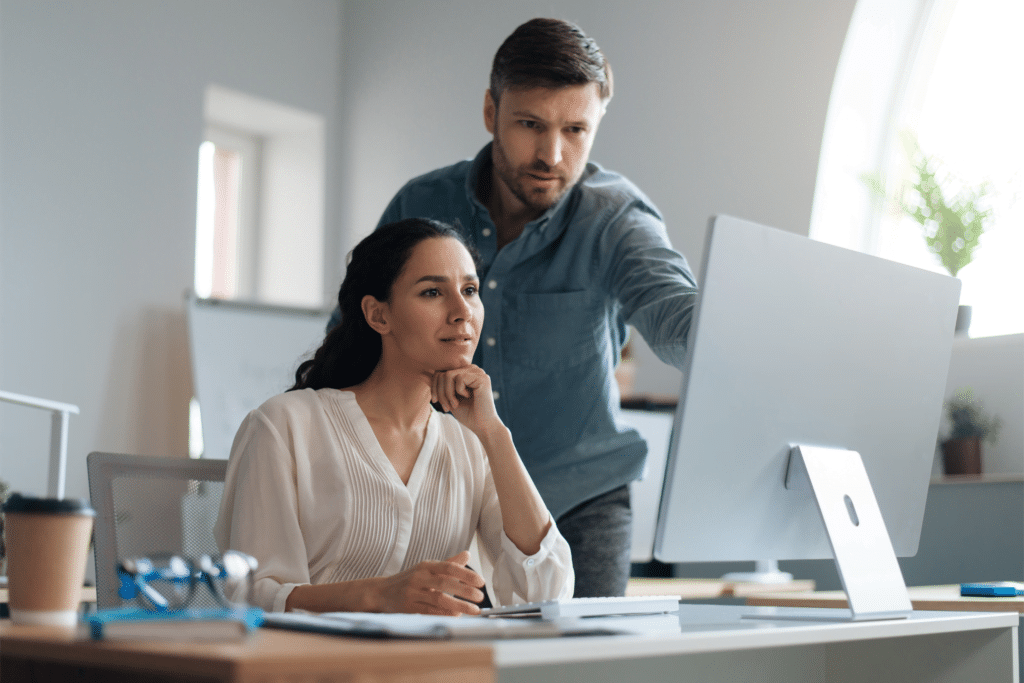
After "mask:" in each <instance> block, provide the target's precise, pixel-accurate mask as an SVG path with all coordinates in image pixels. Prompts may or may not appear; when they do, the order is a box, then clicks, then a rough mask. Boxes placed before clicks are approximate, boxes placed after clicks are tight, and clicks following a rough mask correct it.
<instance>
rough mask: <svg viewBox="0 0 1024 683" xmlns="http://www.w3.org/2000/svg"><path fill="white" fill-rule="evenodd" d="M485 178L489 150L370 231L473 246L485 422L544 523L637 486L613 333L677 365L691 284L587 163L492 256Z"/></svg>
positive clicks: (616, 188)
mask: <svg viewBox="0 0 1024 683" xmlns="http://www.w3.org/2000/svg"><path fill="white" fill-rule="evenodd" d="M490 172H491V146H490V145H489V144H488V145H487V146H486V147H484V149H483V150H481V152H480V153H479V154H478V155H477V156H476V158H475V159H473V160H471V161H470V160H467V161H462V162H459V163H457V164H454V165H452V166H448V167H446V168H442V169H439V170H436V171H433V172H431V173H427V174H426V175H423V176H420V177H418V178H414V179H413V180H411V181H409V182H408V183H407V184H406V185H405V187H403V188H402V189H401V190H400V191H399V192H398V194H397V195H396V196H395V198H394V199H393V200H392V201H391V203H390V204H389V205H388V207H387V209H386V210H385V212H384V215H383V216H382V217H381V220H380V224H381V225H383V224H384V223H390V222H392V221H396V220H400V219H402V218H412V217H424V218H433V219H436V220H441V221H445V222H448V223H454V222H455V221H456V220H457V221H458V222H459V223H460V224H461V225H462V228H463V231H464V232H465V233H466V235H467V237H468V238H469V240H470V241H471V242H472V243H473V244H475V245H476V248H477V250H478V251H479V252H480V257H481V264H480V272H479V273H478V274H479V276H480V297H481V300H482V301H483V304H484V311H485V315H484V325H483V332H482V334H481V337H480V345H479V347H478V348H477V351H476V356H475V357H474V359H473V360H474V362H475V363H476V364H477V365H479V366H480V367H482V368H483V369H484V370H485V371H486V372H487V374H488V375H490V377H491V383H492V386H493V389H494V392H495V399H496V400H495V405H496V406H497V409H498V414H499V415H500V416H501V419H502V421H504V423H505V425H506V426H507V427H508V428H509V430H510V431H511V432H512V437H513V439H514V441H515V444H516V448H517V449H518V451H519V455H520V457H522V459H523V462H524V463H525V465H526V468H527V469H528V470H529V472H530V475H531V476H532V477H533V480H534V483H535V484H536V485H537V489H538V490H539V491H540V494H541V496H542V497H543V498H544V502H545V503H546V504H547V506H548V509H549V510H550V511H551V514H552V515H553V516H554V517H555V518H556V519H557V518H558V517H559V516H561V515H562V514H563V513H565V512H568V511H569V510H571V509H572V508H574V507H575V506H577V505H579V504H580V503H582V502H584V501H586V500H588V499H590V498H593V497H594V496H597V495H600V494H602V493H605V492H607V491H610V490H612V489H614V488H617V487H619V486H622V485H623V484H626V483H628V482H630V481H633V480H634V479H636V478H637V477H639V476H640V473H641V472H642V470H643V464H644V458H645V457H646V455H647V445H646V443H644V441H643V439H641V437H640V435H639V434H637V432H636V431H635V430H633V429H630V428H627V427H625V426H624V425H622V424H621V423H620V422H619V421H618V419H617V417H618V413H619V408H618V406H619V392H618V387H617V386H616V384H615V381H614V371H615V366H616V365H617V364H618V362H619V352H620V349H621V348H622V346H623V345H624V344H625V342H626V334H627V327H626V326H627V325H633V326H634V327H635V328H636V329H637V330H638V331H639V332H640V334H642V335H643V337H644V339H645V340H646V341H647V343H648V344H649V345H650V347H651V348H652V350H653V351H654V352H655V353H656V354H657V355H658V357H660V358H661V359H662V360H663V361H665V362H666V363H669V364H671V365H674V366H676V367H681V366H682V364H683V355H684V350H685V345H686V337H687V334H688V331H689V328H690V318H691V314H692V311H693V306H694V302H695V295H696V283H695V281H694V278H693V274H692V273H691V272H690V268H689V266H688V265H687V263H686V259H685V258H683V256H681V255H680V254H679V253H678V252H676V251H674V250H673V249H672V246H671V244H669V240H668V236H667V234H666V232H665V225H664V223H663V221H662V218H661V215H660V214H659V213H658V210H657V209H656V208H655V207H654V204H653V203H651V201H650V200H649V199H648V198H647V197H646V196H645V195H644V194H643V193H642V192H640V190H639V189H637V188H636V186H634V185H633V184H632V183H631V182H629V181H628V180H626V179H625V178H623V177H622V176H620V175H618V174H616V173H612V172H610V171H606V170H604V169H603V168H601V167H600V166H599V165H597V164H595V163H589V164H587V167H586V169H585V170H584V172H583V175H582V177H581V178H580V180H579V182H577V183H576V185H575V186H573V187H572V188H571V189H570V190H569V191H568V192H567V193H566V194H565V196H563V197H562V199H560V200H559V201H558V202H557V203H556V204H555V205H554V206H552V207H551V208H550V209H548V210H547V211H546V212H545V213H544V215H542V216H541V217H540V218H538V219H536V220H534V221H532V222H530V223H527V225H526V227H525V229H524V230H523V232H522V234H521V235H520V236H519V237H518V238H516V239H515V240H513V241H512V242H510V243H509V244H507V245H505V247H504V248H503V249H501V250H500V251H499V250H498V245H497V229H496V228H495V226H494V223H493V221H491V217H490V214H489V213H488V211H487V208H486V207H485V206H484V205H483V204H482V203H481V202H480V201H479V200H478V199H477V196H476V187H477V182H478V179H479V178H480V177H481V176H482V174H484V173H488V174H489V173H490ZM337 313H338V311H337V310H335V315H337ZM335 322H336V319H335V318H332V322H331V325H332V326H333V324H335Z"/></svg>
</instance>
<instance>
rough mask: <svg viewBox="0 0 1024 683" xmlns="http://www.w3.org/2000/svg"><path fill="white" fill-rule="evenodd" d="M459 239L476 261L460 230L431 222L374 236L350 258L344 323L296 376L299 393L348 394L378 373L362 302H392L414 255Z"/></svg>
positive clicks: (377, 348)
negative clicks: (426, 245)
mask: <svg viewBox="0 0 1024 683" xmlns="http://www.w3.org/2000/svg"><path fill="white" fill-rule="evenodd" d="M440 237H451V238H453V239H457V240H458V241H459V242H460V243H461V244H462V245H463V246H464V247H466V249H467V250H468V251H469V253H470V255H471V256H473V260H474V261H476V254H475V252H474V250H473V249H472V247H470V245H469V244H468V243H467V242H466V239H465V237H464V236H463V235H462V233H461V232H460V231H459V230H457V229H456V228H455V227H453V226H451V225H448V224H447V223H442V222H441V221H435V220H429V219H426V218H406V219H404V220H400V221H396V222H394V223H388V224H386V225H382V226H380V227H379V228H377V229H376V230H375V231H373V232H372V233H370V234H369V235H368V236H367V237H366V238H365V239H363V241H361V242H360V243H359V244H357V245H356V248H355V249H353V250H352V253H351V254H350V255H349V262H348V268H347V269H346V271H345V280H344V281H343V282H342V283H341V289H340V290H339V292H338V308H339V311H340V314H341V322H339V323H338V325H337V326H336V327H335V328H334V329H333V330H331V331H330V332H328V333H327V337H326V338H325V339H324V343H323V344H321V346H320V348H319V349H317V350H316V353H315V354H313V357H312V358H311V359H309V360H306V361H303V362H302V364H300V365H299V368H298V369H297V370H296V371H295V384H294V386H292V387H291V389H289V390H288V391H294V390H296V389H324V388H331V389H344V388H345V387H351V386H355V385H357V384H360V383H362V382H363V381H364V380H366V378H367V377H369V376H370V373H371V372H373V369H374V368H375V367H377V363H378V362H379V361H380V355H381V348H382V346H381V338H380V334H378V333H377V332H375V331H374V329H373V328H372V327H370V325H369V324H368V323H367V322H366V317H365V316H364V315H363V297H365V296H366V295H367V294H369V295H370V296H372V297H373V298H375V299H377V301H390V300H391V287H392V285H394V283H395V280H397V279H398V276H399V275H401V273H402V269H403V268H405V264H406V262H407V261H408V260H409V256H410V255H411V254H412V250H413V249H414V248H415V247H416V245H417V244H419V243H420V242H422V241H424V240H428V239H437V238H440Z"/></svg>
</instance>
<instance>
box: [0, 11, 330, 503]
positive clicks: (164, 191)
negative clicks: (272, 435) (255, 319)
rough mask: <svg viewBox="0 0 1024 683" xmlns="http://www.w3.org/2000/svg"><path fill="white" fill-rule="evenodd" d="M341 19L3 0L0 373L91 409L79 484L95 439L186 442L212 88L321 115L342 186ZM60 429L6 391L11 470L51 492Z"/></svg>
mask: <svg viewBox="0 0 1024 683" xmlns="http://www.w3.org/2000/svg"><path fill="white" fill-rule="evenodd" d="M341 30H342V4H341V1H340V0H288V1H287V2H284V1H281V0H244V1H243V0H174V2H159V1H157V0H142V1H136V0H103V1H100V0H96V1H91V2H73V3H67V2H59V1H56V0H2V1H0V387H2V388H3V389H6V390H8V391H14V392H18V393H23V394H29V395H36V396H43V397H48V398H53V399H56V400H60V401H66V402H70V403H75V404H78V405H79V406H80V407H81V410H82V413H81V415H78V416H72V418H71V427H70V443H69V473H68V494H69V495H73V496H86V495H88V489H87V485H86V474H85V456H86V454H87V453H88V452H89V451H92V450H108V451H120V452H133V453H144V454H164V455H177V454H181V455H184V454H186V453H187V450H188V444H187V425H188V399H189V396H190V395H191V380H190V369H189V359H188V353H187V345H186V330H185V322H184V314H183V310H184V308H183V292H184V291H185V289H186V288H188V287H190V286H191V283H192V281H193V272H192V271H193V258H194V253H195V252H194V238H195V215H196V214H195V212H196V165H197V151H198V145H199V143H200V142H201V139H202V130H203V92H204V89H205V87H206V86H207V85H208V84H209V83H218V84H221V85H223V86H226V87H229V88H232V89H235V90H240V91H243V92H248V93H251V94H253V95H256V96H258V97H263V98H267V99H270V100H274V101H278V102H282V103H284V104H288V105H291V106H294V107H298V108H301V109H304V110H308V111H312V112H315V113H317V114H320V115H322V116H323V117H324V120H325V122H326V142H327V144H326V148H327V185H328V187H336V183H337V179H336V177H335V173H334V170H335V169H336V149H337V145H338V141H337V136H338V119H337V109H338V104H339V102H340V101H341V100H342V94H341V90H340V83H341V56H340V34H341ZM335 194H336V193H334V192H328V193H327V206H326V208H325V213H326V216H327V219H326V220H327V225H328V226H329V230H328V235H329V236H330V239H332V240H333V239H334V236H335V235H337V234H338V220H337V207H338V204H337V202H336V201H335ZM331 269H332V271H333V270H335V267H334V265H333V264H332V265H331ZM334 286H335V285H333V284H332V286H331V288H332V289H333V288H334ZM48 440H49V418H48V416H47V415H45V414H43V413H41V412H38V411H37V412H33V411H30V410H29V409H27V408H19V407H16V406H7V405H5V406H3V407H0V477H4V478H5V479H9V480H11V481H12V483H14V485H15V486H16V487H17V488H21V489H24V490H28V491H33V492H42V491H44V490H45V476H46V454H47V449H48Z"/></svg>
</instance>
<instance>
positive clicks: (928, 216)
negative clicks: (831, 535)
mask: <svg viewBox="0 0 1024 683" xmlns="http://www.w3.org/2000/svg"><path fill="white" fill-rule="evenodd" d="M902 138H903V143H904V148H905V150H906V153H907V160H908V162H909V172H908V174H907V177H906V178H905V180H904V181H903V182H902V183H900V184H899V185H898V186H897V188H896V189H895V191H893V192H892V194H890V193H889V191H888V188H887V184H886V180H885V178H884V177H882V175H881V174H877V173H876V174H864V175H862V176H861V179H862V180H863V181H864V183H865V184H866V185H867V186H868V187H869V188H870V189H871V190H872V192H874V194H875V195H877V196H878V197H880V198H882V199H883V200H885V202H886V204H887V208H888V209H889V210H890V212H893V213H901V214H904V215H906V216H909V217H910V218H912V219H913V220H914V221H916V222H917V223H918V224H920V226H921V230H922V233H923V235H924V240H925V243H926V244H927V245H928V250H929V251H931V252H932V253H933V254H935V256H936V257H937V258H938V259H939V261H940V262H941V263H942V267H943V268H945V269H946V272H948V273H949V274H950V275H951V276H953V277H956V275H957V273H959V272H960V270H961V269H962V268H964V266H966V265H967V264H969V263H970V262H971V260H972V259H973V258H974V251H975V249H977V248H978V246H979V238H980V237H981V236H982V234H983V233H984V232H985V229H986V228H987V227H988V221H989V219H990V218H991V217H992V209H991V207H990V206H988V205H987V201H986V200H987V199H988V195H989V193H990V192H991V187H990V185H989V183H988V182H984V183H982V184H981V185H977V186H973V187H972V186H968V185H965V184H964V183H962V182H960V181H959V180H958V179H957V178H956V177H955V176H954V175H953V174H952V173H951V172H950V171H949V170H948V169H946V168H945V167H944V166H943V164H942V163H941V162H940V161H939V160H937V159H936V158H935V157H932V156H929V155H927V154H925V153H924V152H923V151H922V150H921V147H920V145H918V143H917V140H916V139H915V138H914V137H913V136H912V135H910V134H904V135H903V136H902ZM954 187H958V188H959V189H958V191H956V193H955V194H953V193H952V188H954Z"/></svg>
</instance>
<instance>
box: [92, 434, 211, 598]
mask: <svg viewBox="0 0 1024 683" xmlns="http://www.w3.org/2000/svg"><path fill="white" fill-rule="evenodd" d="M227 464H228V463H227V461H226V460H195V459H191V458H156V457H148V456H139V455H119V454H114V453H90V454H89V456H88V458H86V467H87V469H88V472H89V496H90V498H91V499H92V505H93V507H94V508H95V509H96V525H95V531H94V537H95V558H96V604H97V607H99V608H108V607H120V606H122V605H123V603H124V601H123V600H122V599H121V597H120V596H119V595H118V592H117V589H118V585H119V581H118V577H117V569H116V567H117V562H118V560H119V559H124V558H129V557H153V556H159V555H161V554H167V553H174V554H182V555H186V556H189V557H192V558H193V559H196V558H198V557H199V556H200V555H204V554H208V555H217V554H219V553H220V549H219V548H218V547H217V543H216V541H214V539H213V525H214V523H215V522H216V521H217V514H218V512H219V510H220V501H221V497H222V496H223V493H224V474H225V471H226V469H227ZM192 606H193V607H215V606H216V603H215V602H214V601H213V598H212V597H211V596H209V595H207V594H206V593H205V592H204V591H197V593H196V596H195V599H194V601H193V603H192Z"/></svg>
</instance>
